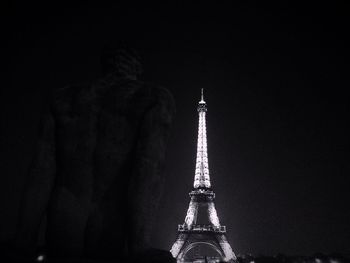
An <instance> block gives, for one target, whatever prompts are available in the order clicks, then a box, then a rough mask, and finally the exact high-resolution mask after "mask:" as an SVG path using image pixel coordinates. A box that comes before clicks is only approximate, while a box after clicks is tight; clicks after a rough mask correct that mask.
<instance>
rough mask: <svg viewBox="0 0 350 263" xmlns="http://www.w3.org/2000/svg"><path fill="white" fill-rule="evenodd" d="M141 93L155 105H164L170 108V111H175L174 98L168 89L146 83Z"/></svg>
mask: <svg viewBox="0 0 350 263" xmlns="http://www.w3.org/2000/svg"><path fill="white" fill-rule="evenodd" d="M140 93H142V95H143V96H144V97H145V98H148V99H149V100H150V101H151V102H152V103H153V104H159V105H163V106H166V107H167V108H169V110H171V111H175V100H174V97H173V95H172V93H171V92H170V91H169V90H168V89H167V88H165V87H162V86H158V85H154V84H152V83H148V82H144V83H143V88H142V89H141V90H140Z"/></svg>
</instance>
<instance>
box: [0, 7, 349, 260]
mask: <svg viewBox="0 0 350 263" xmlns="http://www.w3.org/2000/svg"><path fill="white" fill-rule="evenodd" d="M27 2H28V3H26V4H19V3H17V4H16V3H13V4H11V5H9V6H7V7H6V8H5V9H3V11H2V13H3V18H4V23H3V25H4V26H5V31H4V33H5V36H6V37H5V44H6V48H5V49H4V50H3V53H4V55H5V56H4V57H8V58H9V60H5V64H6V65H5V66H6V67H7V69H8V71H5V72H6V73H8V74H7V77H9V78H10V82H9V83H10V84H9V85H7V84H6V85H4V86H3V87H2V91H1V114H2V117H1V123H2V126H1V132H2V134H1V150H2V154H1V160H0V161H1V184H0V193H1V195H0V197H1V198H0V209H1V210H0V214H1V222H0V227H1V228H0V234H1V236H0V237H1V240H8V239H11V238H12V237H13V234H14V231H15V224H16V216H17V210H18V204H19V198H20V194H19V193H20V191H21V189H22V187H23V182H24V178H25V176H26V171H27V169H28V165H29V163H30V160H31V158H32V157H33V149H34V148H35V143H36V132H37V125H38V122H39V119H40V115H41V113H42V112H43V111H44V110H45V107H46V104H47V103H46V102H47V99H48V97H49V94H50V92H51V91H52V90H54V89H56V88H59V87H62V86H64V85H67V84H76V83H82V82H90V81H93V80H95V79H96V78H98V77H99V76H100V65H99V56H100V52H101V49H102V47H103V46H104V45H105V44H106V43H110V42H113V41H118V40H126V41H127V42H129V43H131V44H132V45H133V46H134V47H136V48H137V49H138V50H139V51H140V53H141V55H142V57H143V60H144V68H145V72H144V75H143V79H144V80H147V81H151V82H153V83H156V84H159V85H162V86H165V87H167V88H168V89H169V90H170V91H171V92H172V93H173V95H174V97H175V100H176V104H177V116H176V119H175V121H174V126H173V130H172V134H171V138H170V141H169V147H168V152H167V162H166V167H165V175H166V176H167V177H166V178H167V179H166V182H167V185H166V188H165V191H164V200H163V202H162V205H161V209H160V211H159V215H158V217H157V221H158V224H157V226H156V228H155V234H154V245H155V246H158V247H161V248H164V249H170V247H171V245H172V243H173V242H174V240H175V237H176V229H177V224H180V223H182V222H183V220H184V217H185V213H186V211H187V206H188V202H189V197H188V192H189V191H190V189H191V187H192V183H193V177H194V165H195V154H196V136H197V125H198V123H197V122H198V116H197V111H196V106H197V102H198V100H199V99H200V88H204V89H205V100H206V101H207V105H208V115H207V129H208V150H209V167H210V173H211V179H212V184H213V186H214V190H215V192H216V196H217V199H216V207H217V210H218V214H219V217H220V219H221V223H222V224H225V225H226V226H227V228H228V231H229V232H228V239H229V241H230V243H231V245H232V247H233V249H234V251H235V252H236V253H253V254H260V253H261V254H266V255H273V254H276V253H285V254H304V255H308V254H312V253H315V252H324V253H330V252H340V253H350V251H349V245H348V244H350V235H349V233H350V227H349V221H350V213H349V206H348V199H349V197H350V196H349V191H348V180H347V177H348V176H349V171H350V166H349V162H348V153H349V136H348V134H349V123H348V122H349V120H348V119H349V117H348V116H349V96H348V95H347V89H348V87H349V80H348V69H347V67H346V66H347V64H348V59H347V49H348V43H347V42H346V37H347V35H348V31H349V30H348V26H347V23H348V12H349V6H348V5H345V4H341V3H340V2H334V1H332V2H329V3H328V4H321V3H320V2H318V3H317V4H311V3H310V4H308V5H306V4H305V3H303V4H297V3H295V2H294V1H292V2H290V3H288V2H286V1H283V2H284V3H283V4H282V3H279V4H266V3H263V2H264V1H261V2H262V3H261V4H256V3H252V2H249V3H248V2H245V4H243V3H237V2H236V3H235V4H230V5H228V4H227V5H225V4H216V5H204V4H203V3H200V2H199V3H198V4H192V5H188V4H187V3H185V2H178V3H176V4H175V3H173V4H169V3H168V4H162V5H149V4H143V5H139V4H137V3H132V4H130V5H129V6H126V5H121V4H119V3H117V2H115V3H114V4H110V5H105V6H104V5H103V4H87V3H85V4H82V5H79V4H70V5H64V4H58V5H53V4H50V5H48V4H46V5H42V4H33V3H29V1H27ZM232 2H233V1H232ZM7 34H8V35H7Z"/></svg>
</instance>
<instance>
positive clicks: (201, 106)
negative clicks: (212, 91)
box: [197, 88, 207, 112]
mask: <svg viewBox="0 0 350 263" xmlns="http://www.w3.org/2000/svg"><path fill="white" fill-rule="evenodd" d="M197 109H198V112H200V111H207V104H206V103H205V101H204V92H203V88H202V89H201V100H200V101H199V102H198V108H197Z"/></svg>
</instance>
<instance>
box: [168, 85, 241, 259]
mask: <svg viewBox="0 0 350 263" xmlns="http://www.w3.org/2000/svg"><path fill="white" fill-rule="evenodd" d="M197 109H198V114H199V125H198V141H197V158H196V170H195V176H194V183H193V189H192V191H191V192H190V193H189V195H190V198H191V199H190V204H189V207H188V210H187V214H186V217H185V222H184V223H183V224H181V225H178V231H177V232H178V234H177V239H176V241H175V243H174V244H173V246H172V248H171V250H170V252H171V253H172V255H173V257H175V258H176V259H177V261H178V262H193V261H196V262H200V261H203V262H217V261H226V262H232V261H235V260H236V256H235V254H234V252H233V251H232V248H231V245H230V244H229V243H228V241H227V238H226V227H225V226H223V225H221V224H220V220H219V217H218V215H217V212H216V209H215V204H214V199H215V193H214V191H213V189H212V187H211V182H210V176H209V164H208V151H207V132H206V119H205V115H206V112H207V105H206V102H205V101H204V96H203V89H202V94H201V100H200V101H199V103H198V108H197ZM203 209H204V210H206V213H205V215H204V217H205V218H204V219H205V220H203V218H199V215H200V214H201V215H202V213H201V211H203ZM200 220H203V221H206V223H204V224H200V223H201V222H199V221H200Z"/></svg>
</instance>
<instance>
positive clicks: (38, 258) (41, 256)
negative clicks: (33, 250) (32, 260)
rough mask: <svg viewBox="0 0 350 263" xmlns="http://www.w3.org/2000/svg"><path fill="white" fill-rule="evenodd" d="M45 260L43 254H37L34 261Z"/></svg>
mask: <svg viewBox="0 0 350 263" xmlns="http://www.w3.org/2000/svg"><path fill="white" fill-rule="evenodd" d="M44 260H45V255H39V256H38V257H37V258H36V261H38V262H42V261H44Z"/></svg>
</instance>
